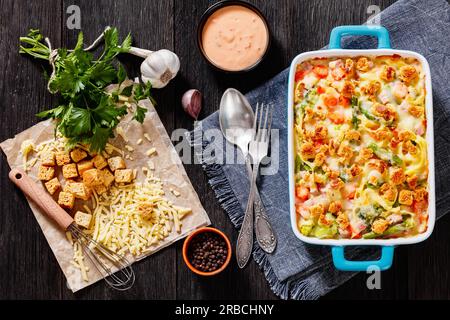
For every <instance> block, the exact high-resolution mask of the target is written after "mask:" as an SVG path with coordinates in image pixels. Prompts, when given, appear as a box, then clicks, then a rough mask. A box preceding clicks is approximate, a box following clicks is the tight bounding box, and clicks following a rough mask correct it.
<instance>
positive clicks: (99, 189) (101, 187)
mask: <svg viewBox="0 0 450 320" xmlns="http://www.w3.org/2000/svg"><path fill="white" fill-rule="evenodd" d="M93 188H94V190H95V192H96V193H97V194H103V193H105V192H106V191H108V189H107V188H106V186H105V185H104V184H99V185H98V186H94V187H93Z"/></svg>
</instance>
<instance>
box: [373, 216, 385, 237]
mask: <svg viewBox="0 0 450 320" xmlns="http://www.w3.org/2000/svg"><path fill="white" fill-rule="evenodd" d="M387 227H389V222H387V221H386V220H384V219H377V220H375V221H374V222H373V223H372V231H373V232H375V233H377V234H382V233H383V232H384V231H386V229H387Z"/></svg>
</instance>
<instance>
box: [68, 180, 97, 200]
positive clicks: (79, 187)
mask: <svg viewBox="0 0 450 320" xmlns="http://www.w3.org/2000/svg"><path fill="white" fill-rule="evenodd" d="M64 192H70V193H72V194H73V195H74V196H75V198H79V199H83V200H88V199H89V197H90V196H91V190H90V189H89V188H87V187H86V186H85V185H84V184H83V183H82V182H75V181H67V183H66V185H65V186H64Z"/></svg>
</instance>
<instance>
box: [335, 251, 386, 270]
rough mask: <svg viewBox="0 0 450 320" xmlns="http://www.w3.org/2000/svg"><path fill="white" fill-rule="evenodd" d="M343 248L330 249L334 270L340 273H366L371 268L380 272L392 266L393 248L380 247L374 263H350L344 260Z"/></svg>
mask: <svg viewBox="0 0 450 320" xmlns="http://www.w3.org/2000/svg"><path fill="white" fill-rule="evenodd" d="M344 248H345V247H343V246H335V247H332V248H331V255H332V257H333V263H334V266H335V267H336V269H338V270H341V271H367V270H368V269H369V268H371V267H377V268H379V269H380V271H384V270H387V269H389V268H390V267H391V265H392V260H393V258H394V246H382V247H381V257H380V259H379V260H375V261H350V260H347V259H346V258H345V255H344Z"/></svg>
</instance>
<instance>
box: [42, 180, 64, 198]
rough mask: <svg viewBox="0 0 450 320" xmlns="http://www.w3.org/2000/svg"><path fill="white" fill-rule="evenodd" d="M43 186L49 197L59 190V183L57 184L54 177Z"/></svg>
mask: <svg viewBox="0 0 450 320" xmlns="http://www.w3.org/2000/svg"><path fill="white" fill-rule="evenodd" d="M44 184H45V188H47V191H48V193H50V194H51V195H54V194H55V192H56V191H58V190H59V189H61V183H59V180H58V178H56V177H55V178H53V179H52V180H50V181H47V182H46V183H44Z"/></svg>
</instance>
